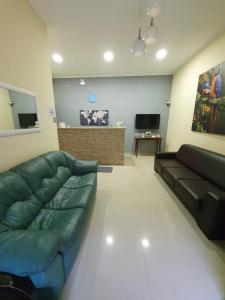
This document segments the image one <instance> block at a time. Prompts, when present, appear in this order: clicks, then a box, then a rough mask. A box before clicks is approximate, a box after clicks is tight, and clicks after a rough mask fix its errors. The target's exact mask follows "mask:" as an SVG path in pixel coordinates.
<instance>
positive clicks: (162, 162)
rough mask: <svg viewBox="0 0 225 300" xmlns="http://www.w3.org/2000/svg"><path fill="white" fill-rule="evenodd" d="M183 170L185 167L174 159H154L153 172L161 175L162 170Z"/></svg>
mask: <svg viewBox="0 0 225 300" xmlns="http://www.w3.org/2000/svg"><path fill="white" fill-rule="evenodd" d="M166 167H167V168H183V167H185V166H184V165H183V164H182V163H180V162H179V161H177V160H176V159H164V158H162V159H158V158H157V159H155V170H156V172H158V173H160V174H162V172H163V168H166Z"/></svg>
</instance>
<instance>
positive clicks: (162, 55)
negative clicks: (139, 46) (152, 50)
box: [156, 49, 168, 60]
mask: <svg viewBox="0 0 225 300" xmlns="http://www.w3.org/2000/svg"><path fill="white" fill-rule="evenodd" d="M167 55H168V51H167V50H166V49H160V50H159V51H157V52H156V58H157V59H158V60H162V59H164V58H166V57H167Z"/></svg>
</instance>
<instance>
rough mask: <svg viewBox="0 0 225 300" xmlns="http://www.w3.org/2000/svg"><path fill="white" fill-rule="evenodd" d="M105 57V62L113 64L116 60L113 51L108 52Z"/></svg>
mask: <svg viewBox="0 0 225 300" xmlns="http://www.w3.org/2000/svg"><path fill="white" fill-rule="evenodd" d="M103 57H104V60H105V61H107V62H111V61H113V59H114V54H113V53H112V52H111V51H106V52H105V53H104V56H103Z"/></svg>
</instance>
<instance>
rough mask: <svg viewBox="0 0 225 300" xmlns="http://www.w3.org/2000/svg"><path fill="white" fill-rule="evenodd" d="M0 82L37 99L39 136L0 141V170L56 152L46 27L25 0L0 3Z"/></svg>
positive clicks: (56, 144)
mask: <svg viewBox="0 0 225 300" xmlns="http://www.w3.org/2000/svg"><path fill="white" fill-rule="evenodd" d="M0 36H1V46H0V66H1V67H0V81H2V82H6V83H10V84H13V85H16V86H18V87H21V88H24V89H26V90H30V91H33V92H35V93H37V95H38V99H39V101H38V109H39V112H40V123H41V133H35V134H27V135H20V136H12V137H0V154H1V155H0V170H5V169H8V168H9V167H12V166H14V165H15V164H17V163H20V162H22V161H25V160H27V159H30V158H32V157H35V156H37V155H39V154H41V153H44V152H47V151H50V150H56V149H58V137H57V130H56V125H55V124H53V120H52V119H51V118H50V117H49V116H48V114H47V109H48V107H49V106H53V105H54V98H53V88H52V78H51V70H50V56H49V52H48V39H47V32H46V26H45V24H43V22H42V21H41V19H40V18H39V17H38V16H37V14H36V13H35V12H34V10H33V8H32V7H31V5H30V4H29V3H28V1H27V0H0Z"/></svg>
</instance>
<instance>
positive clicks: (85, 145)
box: [58, 127, 125, 165]
mask: <svg viewBox="0 0 225 300" xmlns="http://www.w3.org/2000/svg"><path fill="white" fill-rule="evenodd" d="M58 136H59V147H60V150H62V151H66V152H68V153H71V154H72V155H74V156H75V157H76V158H78V159H94V160H98V161H99V163H100V164H102V165H123V164H124V142H125V128H118V127H115V128H114V127H73V128H58Z"/></svg>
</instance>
